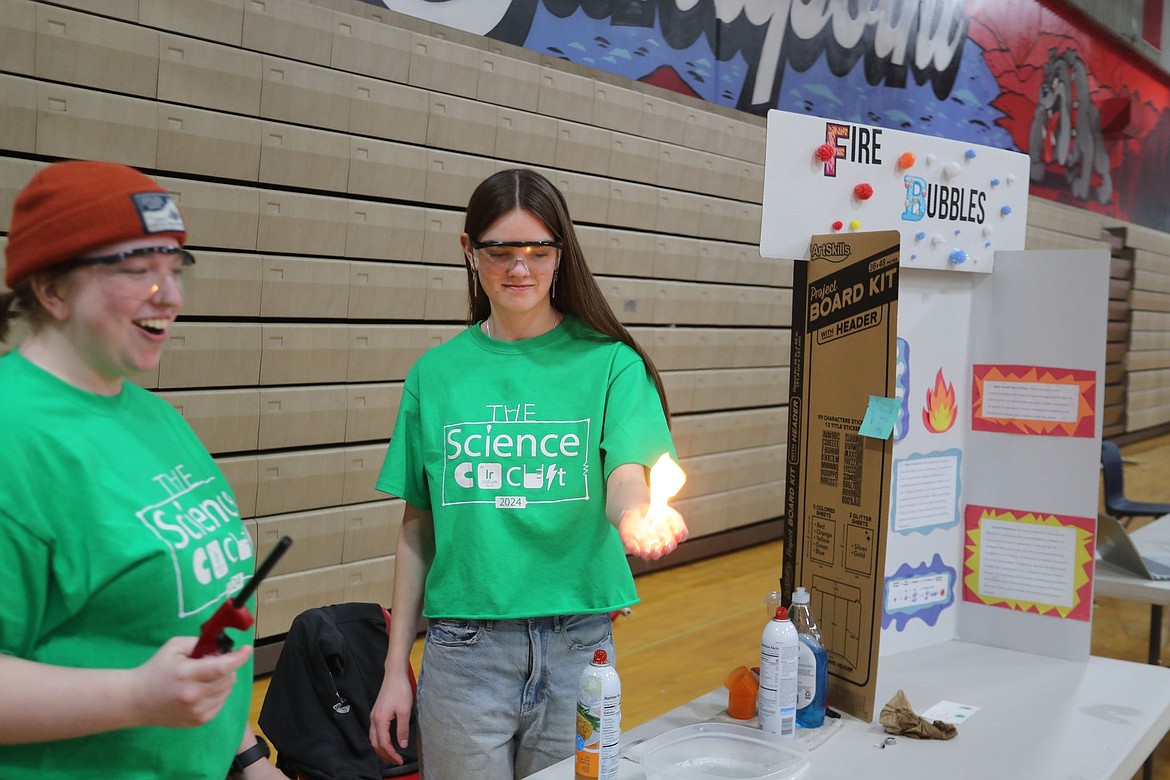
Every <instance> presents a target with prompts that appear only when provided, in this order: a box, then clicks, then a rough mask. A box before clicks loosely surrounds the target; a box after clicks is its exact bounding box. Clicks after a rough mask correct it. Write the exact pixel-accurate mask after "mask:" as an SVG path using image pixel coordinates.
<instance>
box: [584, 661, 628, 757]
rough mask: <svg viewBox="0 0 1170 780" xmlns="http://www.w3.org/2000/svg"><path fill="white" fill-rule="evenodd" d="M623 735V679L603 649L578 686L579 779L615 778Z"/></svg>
mask: <svg viewBox="0 0 1170 780" xmlns="http://www.w3.org/2000/svg"><path fill="white" fill-rule="evenodd" d="M621 735H622V682H621V680H619V679H618V674H617V671H616V670H615V669H614V668H613V666H612V665H611V664H610V662H609V656H608V654H607V653H606V652H605V651H604V650H597V651H595V652H594V653H593V663H591V664H589V666H587V667H585V671H584V672H582V673H581V683H580V685H579V686H578V688H577V763H576V768H575V772H576V774H575V777H576V780H614V779H615V778H616V777H617V770H618V742H619V741H620V739H621Z"/></svg>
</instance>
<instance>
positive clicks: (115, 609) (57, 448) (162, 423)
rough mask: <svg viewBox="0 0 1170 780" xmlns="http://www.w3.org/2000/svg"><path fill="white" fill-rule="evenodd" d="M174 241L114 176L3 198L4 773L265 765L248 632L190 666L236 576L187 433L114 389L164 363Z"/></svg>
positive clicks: (220, 505) (177, 256)
mask: <svg viewBox="0 0 1170 780" xmlns="http://www.w3.org/2000/svg"><path fill="white" fill-rule="evenodd" d="M185 239H186V230H185V227H184V224H183V220H182V217H181V216H180V215H179V211H178V209H177V208H176V206H175V203H174V200H173V199H172V198H171V196H170V195H168V194H167V193H166V191H165V190H163V189H162V188H161V187H159V186H158V185H157V184H156V183H155V182H154V181H152V180H151V179H150V178H149V177H147V176H145V175H143V174H142V173H140V172H138V171H136V170H134V169H132V168H127V167H126V166H123V165H116V164H112V163H102V162H62V163H56V164H52V165H49V166H47V167H45V168H44V169H42V170H41V171H40V172H39V173H37V174H36V175H35V176H34V177H33V178H32V180H31V181H30V182H29V183H28V184H27V185H26V186H25V188H24V189H23V190H22V191H21V193H20V194H19V196H18V197H17V199H16V202H15V207H14V210H13V215H12V221H11V227H10V229H9V234H8V243H7V246H6V248H5V253H6V257H7V264H6V268H5V278H4V280H5V283H6V284H7V286H8V287H9V288H10V289H11V291H10V292H6V293H3V294H0V339H5V338H7V335H8V330H9V328H8V325H9V321H10V320H11V319H12V318H13V317H16V316H23V317H24V318H26V319H27V321H28V333H27V335H26V336H25V338H24V339H23V340H22V341H21V343H20V344H19V346H18V347H17V348H16V349H15V350H13V351H11V352H9V353H8V354H6V355H4V356H3V357H0V430H3V431H4V442H5V445H6V446H5V447H4V450H3V453H4V454H3V455H0V459H2V460H0V471H3V473H4V479H3V480H0V570H2V571H5V572H9V574H10V577H11V578H12V581H13V582H14V583H19V585H18V586H17V588H16V589H15V590H14V591H12V592H10V593H9V594H8V595H7V596H6V597H5V598H4V599H0V777H4V778H6V779H7V780H20V779H21V778H38V780H45V778H66V777H69V778H72V777H76V776H77V774H78V771H79V770H82V771H84V772H85V774H87V775H90V776H93V777H118V778H144V779H145V778H159V777H190V778H205V779H206V780H222V779H223V778H224V776H225V775H226V774H227V773H228V771H229V767H231V766H238V765H241V764H243V763H247V762H249V761H250V760H252V759H253V758H254V757H258V758H263V757H264V756H265V755H266V751H265V748H264V746H263V745H262V743H261V744H259V745H258V744H257V739H256V737H255V735H254V734H253V733H252V731H251V729H250V728H249V727H248V725H247V716H248V709H249V703H250V696H251V669H252V666H251V640H252V637H251V635H250V634H247V635H245V636H243V637H240V638H241V639H242V640H243V641H242V642H241V645H242V647H241V649H239V650H236V651H234V652H230V653H226V654H223V655H219V656H209V657H205V658H191V657H190V654H191V651H192V649H193V648H194V646H195V641H196V635H198V633H199V630H200V626H201V625H202V623H203V622H204V621H205V620H207V619H208V618H209V617H210V616H211V615H212V613H214V612H215V610H216V609H217V608H218V606H219V605H220V604H221V603H223V601H224V599H225V598H226V597H227V596H229V595H234V594H235V593H236V592H238V591H239V589H240V587H241V586H242V585H243V584H244V582H245V581H246V580H247V579H248V578H249V577H250V576H251V575H252V572H253V564H254V556H253V550H252V544H251V541H250V538H249V536H248V532H247V530H246V528H245V526H244V524H243V523H242V522H241V520H240V516H239V511H238V509H237V506H236V501H235V498H234V496H233V494H232V490H231V487H230V486H229V485H228V484H227V481H226V480H225V479H224V476H223V474H222V473H221V472H220V470H219V469H218V467H217V466H216V464H215V462H214V460H212V458H211V456H210V455H209V454H208V452H207V450H206V449H205V448H204V447H203V446H202V445H201V444H200V443H199V440H198V439H197V438H196V437H195V434H194V432H193V431H192V430H191V429H190V427H188V426H187V424H186V423H185V422H184V421H183V419H182V418H181V417H180V416H179V415H178V414H177V413H176V412H175V411H174V409H172V408H171V407H170V406H169V405H168V404H167V403H166V402H164V401H163V400H161V399H160V398H158V397H157V396H155V395H154V394H152V393H150V392H148V391H146V390H143V389H142V388H139V387H137V386H135V385H134V384H132V383H129V382H127V381H126V379H127V378H128V377H130V376H132V375H134V374H137V373H139V372H141V371H144V370H147V369H150V368H153V367H155V366H156V365H157V364H158V362H159V360H160V357H161V354H162V348H163V344H164V342H165V341H166V337H167V330H168V329H169V328H170V327H171V326H172V325H173V323H174V321H175V317H176V316H177V315H178V312H179V308H180V307H181V305H182V303H183V276H184V274H185V273H186V272H187V270H188V267H189V266H190V265H192V264H193V263H194V258H193V257H192V256H191V254H190V253H188V252H187V251H186V250H185V249H183V248H182V244H183V242H184V240H185ZM241 735H243V739H242V741H241ZM237 753H242V754H243V755H242V756H236V754H237ZM234 756H236V757H235V758H233V757H234ZM246 772H247V776H248V777H252V778H255V777H265V776H268V777H273V778H275V777H282V775H281V774H280V773H279V772H277V770H276V768H275V767H273V766H272V765H271V764H270V763H269V762H267V761H258V762H257V761H252V763H251V765H250V766H249V767H248V768H247V769H246Z"/></svg>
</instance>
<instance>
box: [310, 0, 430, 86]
mask: <svg viewBox="0 0 1170 780" xmlns="http://www.w3.org/2000/svg"><path fill="white" fill-rule="evenodd" d="M410 48H411V42H410V32H409V31H408V30H403V29H402V28H400V27H395V26H393V25H389V24H381V23H379V22H375V21H373V20H370V19H361V18H359V17H357V16H355V15H354V14H353V13H350V12H349V11H346V12H345V13H337V12H336V11H335V12H334V14H333V50H332V53H331V56H330V60H329V64H330V65H331V66H332V67H333V68H334V69H336V70H346V71H349V72H350V73H358V74H361V75H364V76H370V77H372V78H376V79H383V80H385V81H396V82H399V83H403V84H405V83H406V80H407V78H408V77H409V75H410Z"/></svg>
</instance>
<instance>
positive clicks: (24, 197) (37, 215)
mask: <svg viewBox="0 0 1170 780" xmlns="http://www.w3.org/2000/svg"><path fill="white" fill-rule="evenodd" d="M146 236H170V237H172V238H174V239H176V240H177V241H178V242H179V243H180V244H182V243H183V242H184V241H186V239H187V229H186V227H185V226H184V224H183V218H182V217H181V216H180V215H179V209H178V207H177V206H176V205H175V201H174V198H172V197H171V195H170V194H169V193H167V191H166V190H164V189H163V188H162V187H160V186H159V185H158V184H156V183H155V182H154V180H153V179H151V178H150V177H149V176H147V175H146V174H144V173H141V172H139V171H136V170H134V169H133V168H129V167H127V166H125V165H120V164H118V163H108V162H91V161H80V160H73V161H68V162H59V163H53V164H52V165H49V166H48V167H46V168H43V169H41V170H40V171H39V172H38V173H37V174H36V175H35V176H33V177H32V179H31V180H30V181H29V183H28V184H26V185H25V187H24V189H23V190H21V192H20V194H19V195H17V196H16V203H15V205H14V207H13V209H12V223H11V226H10V227H9V230H8V245H7V246H6V247H5V250H4V253H5V256H6V258H7V265H6V267H5V270H4V283H5V284H7V285H8V286H9V287H10V288H11V287H14V286H16V285H17V284H19V283H20V282H22V281H24V280H25V279H27V278H28V277H30V276H32V275H33V274H35V273H36V272H38V271H43V270H44V269H46V268H51V267H53V266H54V265H57V264H58V263H63V262H65V261H66V260H72V259H73V258H75V257H81V256H82V255H84V254H85V253H86V252H89V251H92V250H94V249H98V248H99V247H103V246H106V245H108V244H114V243H117V242H119V241H127V240H129V239H134V238H144V237H146Z"/></svg>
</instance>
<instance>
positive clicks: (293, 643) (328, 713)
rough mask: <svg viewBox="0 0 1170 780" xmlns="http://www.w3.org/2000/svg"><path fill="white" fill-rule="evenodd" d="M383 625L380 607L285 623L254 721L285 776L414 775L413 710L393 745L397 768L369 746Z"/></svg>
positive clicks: (336, 779) (385, 617)
mask: <svg viewBox="0 0 1170 780" xmlns="http://www.w3.org/2000/svg"><path fill="white" fill-rule="evenodd" d="M388 625H389V613H387V612H386V611H385V610H384V609H383V608H382V606H381V605H379V604H362V603H352V604H333V605H330V606H327V607H315V608H313V609H308V610H305V611H304V612H302V613H301V614H299V615H297V617H296V619H294V620H293V624H292V626H291V627H290V628H289V632H288V636H287V638H286V639H285V641H284V648H283V649H282V650H281V653H280V658H279V659H278V660H277V662H276V668H275V669H274V670H273V672H272V679H271V681H270V682H269V686H268V693H267V694H265V696H264V704H263V705H262V706H261V709H260V720H259V722H260V728H261V730H263V732H264V734H265V735H266V736H267V737H268V739H269V740H271V742H272V746H273V747H274V748H275V749H276V751H277V761H276V765H277V767H278V768H279V769H280V770H281V771H283V772H284V773H285V774H286V775H287V776H289V777H299V778H301V780H381V779H382V778H385V777H401V776H403V775H409V774H412V773H415V772H417V771H418V752H417V747H418V723H417V709H412V710H411V717H410V744H409V746H408V747H406V748H401V747H398V745H397V744H396V745H395V747H396V748H397V749H398V752H399V754H400V755H401V756H402V757H403V758H404V759H406V763H405V764H404V765H403V766H394V765H393V764H386V763H383V762H382V761H381V760H380V759H379V758H378V756H377V754H376V753H374V748H373V746H371V745H370V736H369V735H370V710H371V709H372V708H373V706H374V701H375V699H376V698H377V696H378V689H379V688H380V687H381V685H382V675H383V669H384V664H385V661H386V649H387V646H388V644H389V639H388V636H387V628H388ZM411 682H412V683H413V679H412V680H411ZM395 728H396V726H395V725H391V732H392V733H393V732H394V729H395Z"/></svg>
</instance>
